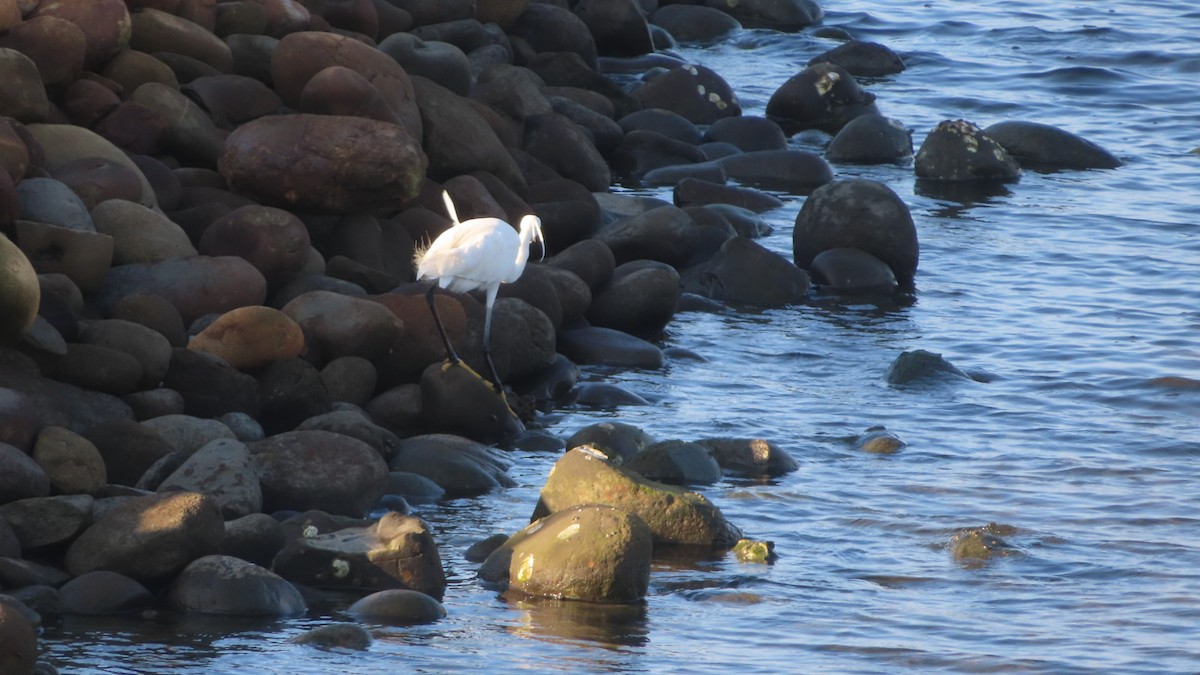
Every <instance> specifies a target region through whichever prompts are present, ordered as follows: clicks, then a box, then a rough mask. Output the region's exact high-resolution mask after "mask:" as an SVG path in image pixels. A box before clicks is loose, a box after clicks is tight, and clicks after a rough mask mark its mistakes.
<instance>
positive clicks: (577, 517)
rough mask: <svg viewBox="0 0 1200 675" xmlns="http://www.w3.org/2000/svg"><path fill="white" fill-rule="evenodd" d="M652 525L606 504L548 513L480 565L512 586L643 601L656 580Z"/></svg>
mask: <svg viewBox="0 0 1200 675" xmlns="http://www.w3.org/2000/svg"><path fill="white" fill-rule="evenodd" d="M652 541H653V537H652V534H651V531H650V528H649V527H647V525H646V523H645V522H644V521H643V520H642V519H641V518H639V517H638V516H636V515H634V514H632V513H628V512H625V511H622V510H619V509H617V508H613V507H611V506H605V505H594V504H589V505H581V506H575V507H571V508H565V509H563V510H561V511H559V512H558V513H554V514H552V515H548V516H547V517H545V518H542V519H540V520H537V521H535V522H533V523H531V524H530V525H529V526H527V527H526V528H525V529H523V530H521V531H520V532H518V533H516V534H515V535H513V536H512V537H511V538H509V540H508V541H507V542H505V543H504V545H502V546H501V547H500V548H499V549H497V550H496V551H494V552H492V554H491V555H489V556H488V558H487V559H486V560H485V561H484V563H483V565H482V566H481V567H480V570H479V576H480V578H482V579H483V580H485V581H488V582H491V583H494V584H502V585H504V586H505V587H506V588H507V589H508V590H510V591H516V592H518V593H522V594H524V595H530V596H534V597H546V598H565V599H570V600H582V601H587V602H640V601H641V600H643V599H644V598H645V597H646V592H647V589H648V586H649V582H650V557H651V552H652V548H653V544H652Z"/></svg>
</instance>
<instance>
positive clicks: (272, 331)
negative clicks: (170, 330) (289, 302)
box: [164, 305, 304, 370]
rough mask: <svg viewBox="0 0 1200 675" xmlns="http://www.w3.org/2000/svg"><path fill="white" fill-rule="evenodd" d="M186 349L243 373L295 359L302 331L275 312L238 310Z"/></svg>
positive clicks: (256, 308) (257, 307)
mask: <svg viewBox="0 0 1200 675" xmlns="http://www.w3.org/2000/svg"><path fill="white" fill-rule="evenodd" d="M164 342H165V338H164ZM188 349H192V350H196V351H202V352H207V353H209V354H213V355H215V356H218V357H220V358H221V359H222V360H223V361H225V362H226V363H228V364H229V365H231V366H233V367H234V368H238V369H243V370H244V369H248V368H255V367H258V366H264V365H268V364H271V363H275V362H278V361H286V360H288V359H293V358H295V357H297V356H299V355H300V354H301V352H303V351H304V331H303V330H301V328H300V325H299V324H297V323H296V322H295V321H293V320H292V318H291V317H289V316H288V315H286V314H284V313H283V312H281V311H279V310H277V309H273V308H271V307H263V306H261V305H252V306H249V307H239V308H237V309H235V310H231V311H229V312H226V313H224V314H222V315H220V316H218V317H217V318H216V320H214V321H213V322H212V323H211V324H209V325H208V327H206V328H205V329H204V330H202V331H200V332H199V333H198V334H197V335H196V336H195V337H193V338H192V339H191V341H190V342H189V343H188ZM168 351H169V347H168Z"/></svg>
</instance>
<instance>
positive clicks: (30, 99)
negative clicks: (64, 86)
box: [0, 47, 50, 123]
mask: <svg viewBox="0 0 1200 675" xmlns="http://www.w3.org/2000/svg"><path fill="white" fill-rule="evenodd" d="M0 79H2V80H3V81H4V93H5V96H4V98H3V99H2V100H0V116H4V117H12V118H13V119H16V120H19V121H21V122H26V123H29V122H43V121H45V120H46V119H47V117H49V115H50V102H49V100H48V99H47V98H46V90H45V87H44V86H43V84H42V76H41V75H40V74H39V73H38V69H37V64H35V63H34V62H33V61H32V60H31V59H30V58H29V57H28V56H25V55H24V54H22V53H21V52H19V51H17V50H15V49H9V48H7V47H0Z"/></svg>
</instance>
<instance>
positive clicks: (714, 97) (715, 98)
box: [708, 91, 729, 110]
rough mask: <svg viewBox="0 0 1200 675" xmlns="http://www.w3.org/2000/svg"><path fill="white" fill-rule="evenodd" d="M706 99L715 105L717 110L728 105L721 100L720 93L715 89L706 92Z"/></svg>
mask: <svg viewBox="0 0 1200 675" xmlns="http://www.w3.org/2000/svg"><path fill="white" fill-rule="evenodd" d="M708 100H709V102H710V103H712V104H713V105H715V106H717V110H724V109H725V108H728V107H729V104H728V103H726V102H725V101H722V100H721V95H720V94H718V93H717V92H715V91H712V92H709V93H708Z"/></svg>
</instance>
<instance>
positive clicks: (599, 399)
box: [569, 382, 650, 410]
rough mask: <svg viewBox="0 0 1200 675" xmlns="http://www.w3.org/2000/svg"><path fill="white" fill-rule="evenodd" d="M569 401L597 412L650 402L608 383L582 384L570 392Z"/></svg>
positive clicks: (648, 403)
mask: <svg viewBox="0 0 1200 675" xmlns="http://www.w3.org/2000/svg"><path fill="white" fill-rule="evenodd" d="M569 400H570V402H571V403H574V404H575V405H577V406H583V407H585V408H596V409H598V410H613V409H615V408H620V407H624V406H631V405H632V406H640V405H650V401H647V400H646V399H644V398H642V397H641V396H638V395H637V394H635V393H633V392H632V391H629V390H628V389H625V388H623V387H620V386H618V385H615V384H610V383H608V382H584V383H583V384H580V385H579V386H577V387H575V388H574V389H573V390H571V392H570V396H569Z"/></svg>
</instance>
